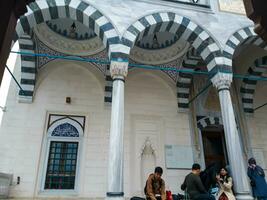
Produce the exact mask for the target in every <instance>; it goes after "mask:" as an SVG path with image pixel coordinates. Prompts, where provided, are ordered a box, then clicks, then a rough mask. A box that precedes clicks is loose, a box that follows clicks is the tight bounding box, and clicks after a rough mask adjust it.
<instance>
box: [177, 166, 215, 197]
mask: <svg viewBox="0 0 267 200" xmlns="http://www.w3.org/2000/svg"><path fill="white" fill-rule="evenodd" d="M200 168H201V167H200V165H199V164H197V163H195V164H193V166H192V172H191V173H190V174H188V175H187V176H186V177H185V180H184V182H183V184H182V185H181V189H182V190H186V191H187V193H188V194H189V197H190V198H191V199H193V200H197V199H201V200H204V199H206V200H215V198H214V196H212V195H210V194H208V192H207V191H206V189H205V187H204V186H203V184H202V182H201V179H200V177H199V174H200V171H201V170H200Z"/></svg>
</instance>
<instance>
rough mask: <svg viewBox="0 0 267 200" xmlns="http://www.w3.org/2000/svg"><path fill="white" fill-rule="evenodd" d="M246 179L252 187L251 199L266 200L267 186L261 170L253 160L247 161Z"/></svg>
mask: <svg viewBox="0 0 267 200" xmlns="http://www.w3.org/2000/svg"><path fill="white" fill-rule="evenodd" d="M248 177H249V178H250V185H251V187H252V194H253V197H256V198H257V200H267V184H266V180H265V173H264V171H263V169H262V168H261V167H260V166H259V165H257V164H256V160H255V159H254V158H250V159H249V160H248Z"/></svg>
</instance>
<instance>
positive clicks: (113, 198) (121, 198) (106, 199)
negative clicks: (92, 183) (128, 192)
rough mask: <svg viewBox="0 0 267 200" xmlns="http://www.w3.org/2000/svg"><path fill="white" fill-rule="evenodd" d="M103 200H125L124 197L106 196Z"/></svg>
mask: <svg viewBox="0 0 267 200" xmlns="http://www.w3.org/2000/svg"><path fill="white" fill-rule="evenodd" d="M105 200H125V197H124V196H120V197H111V196H109V197H108V196H107V197H106V198H105Z"/></svg>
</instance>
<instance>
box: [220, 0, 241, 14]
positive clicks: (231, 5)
mask: <svg viewBox="0 0 267 200" xmlns="http://www.w3.org/2000/svg"><path fill="white" fill-rule="evenodd" d="M219 6H220V10H221V11H226V12H232V13H237V14H244V15H245V14H246V12H245V7H244V3H243V0H219Z"/></svg>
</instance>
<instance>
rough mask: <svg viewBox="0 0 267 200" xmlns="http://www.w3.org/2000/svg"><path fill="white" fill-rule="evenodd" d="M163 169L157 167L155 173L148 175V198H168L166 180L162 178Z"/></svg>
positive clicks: (146, 187) (154, 199)
mask: <svg viewBox="0 0 267 200" xmlns="http://www.w3.org/2000/svg"><path fill="white" fill-rule="evenodd" d="M162 174H163V169H162V168H161V167H156V168H155V171H154V173H153V174H150V175H149V176H148V179H147V181H146V186H145V189H144V193H145V195H146V199H147V200H166V192H165V182H164V180H163V179H162V178H161V176H162Z"/></svg>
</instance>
